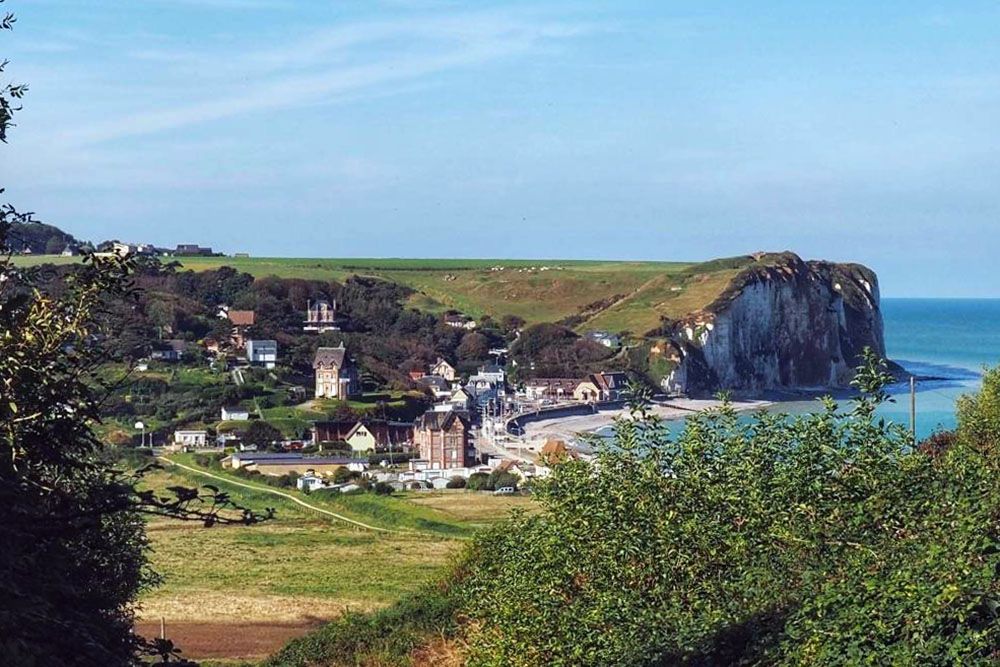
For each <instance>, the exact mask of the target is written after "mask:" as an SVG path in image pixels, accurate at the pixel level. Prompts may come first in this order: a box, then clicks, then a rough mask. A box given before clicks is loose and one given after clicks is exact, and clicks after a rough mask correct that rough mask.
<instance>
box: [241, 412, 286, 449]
mask: <svg viewBox="0 0 1000 667" xmlns="http://www.w3.org/2000/svg"><path fill="white" fill-rule="evenodd" d="M281 439H282V435H281V431H279V430H278V429H277V428H276V427H274V426H272V425H271V424H269V423H267V422H266V421H264V420H263V419H258V420H256V421H252V422H250V424H249V426H247V429H246V430H245V431H244V432H243V443H244V444H247V445H253V446H255V447H257V448H258V449H267V448H268V447H270V446H271V444H272V443H275V442H278V441H280V440H281Z"/></svg>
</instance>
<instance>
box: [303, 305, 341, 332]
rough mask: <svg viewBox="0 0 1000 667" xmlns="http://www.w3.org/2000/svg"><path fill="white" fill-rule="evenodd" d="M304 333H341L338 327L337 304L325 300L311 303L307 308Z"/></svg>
mask: <svg viewBox="0 0 1000 667" xmlns="http://www.w3.org/2000/svg"><path fill="white" fill-rule="evenodd" d="M302 330H303V331H316V332H319V333H322V332H324V331H340V327H339V326H338V325H337V302H336V301H334V302H333V303H330V302H329V301H326V300H325V299H316V300H315V301H309V302H308V305H307V306H306V321H305V324H304V325H303V327H302Z"/></svg>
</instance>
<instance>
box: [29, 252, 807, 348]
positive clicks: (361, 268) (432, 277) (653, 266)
mask: <svg viewBox="0 0 1000 667" xmlns="http://www.w3.org/2000/svg"><path fill="white" fill-rule="evenodd" d="M789 257H794V255H791V254H790V253H775V254H758V255H754V256H749V255H746V256H740V257H732V258H726V259H717V260H712V261H708V262H701V263H693V262H648V261H600V260H593V261H591V260H555V259H553V260H510V259H391V258H390V259H371V258H356V259H308V258H303V259H293V258H268V257H249V258H248V257H183V258H177V261H179V262H180V263H181V264H182V265H183V266H184V267H186V268H190V269H193V270H196V271H199V270H207V269H214V268H218V267H221V266H230V267H233V268H235V269H237V270H239V271H244V272H246V273H249V274H251V275H254V276H256V277H264V276H277V277H279V278H304V279H314V280H338V281H342V280H344V279H346V278H347V277H348V276H350V275H365V276H375V277H379V278H383V279H386V280H391V281H393V282H397V283H401V284H403V285H407V286H409V287H411V288H413V289H414V290H416V293H415V294H414V295H413V297H412V298H411V305H412V306H413V307H415V308H418V309H420V310H424V311H430V312H441V311H444V310H447V309H455V310H459V311H462V312H463V313H466V314H468V315H471V316H473V317H479V316H482V315H486V314H489V315H490V316H492V317H494V318H497V319H499V318H501V317H503V316H504V315H516V316H518V317H521V318H523V319H524V320H526V321H527V322H528V323H537V322H556V321H561V320H567V319H568V321H569V323H570V324H572V325H573V326H574V327H575V328H576V329H578V330H580V331H592V330H602V329H603V330H609V331H615V332H619V331H630V332H632V333H633V334H636V335H642V334H645V333H646V332H648V331H650V330H652V329H655V328H656V327H658V326H659V324H660V321H661V318H663V317H666V318H669V319H680V318H682V317H684V316H686V315H689V314H691V313H694V312H697V311H700V310H703V309H705V308H707V307H709V306H710V305H711V304H713V303H714V302H716V301H717V299H719V298H720V296H722V295H724V294H725V293H727V291H731V290H732V289H733V288H734V286H736V285H738V283H739V280H737V279H738V278H739V277H741V276H744V277H745V276H746V275H747V272H748V271H752V270H755V269H760V268H766V267H772V266H778V265H781V264H782V263H784V262H787V261H788V259H789ZM77 259H78V258H73V257H51V256H34V257H18V258H16V260H17V261H18V263H23V264H39V263H43V262H52V263H68V262H73V261H77ZM795 259H796V260H797V259H798V258H797V257H795ZM798 261H801V260H798ZM570 318H571V319H570Z"/></svg>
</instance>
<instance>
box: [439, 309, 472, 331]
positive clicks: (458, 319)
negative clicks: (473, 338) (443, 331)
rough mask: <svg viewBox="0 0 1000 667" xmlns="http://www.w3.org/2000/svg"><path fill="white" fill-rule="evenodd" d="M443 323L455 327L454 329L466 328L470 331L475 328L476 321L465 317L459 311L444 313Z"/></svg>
mask: <svg viewBox="0 0 1000 667" xmlns="http://www.w3.org/2000/svg"><path fill="white" fill-rule="evenodd" d="M444 323H445V324H447V325H448V326H450V327H455V328H456V329H467V330H469V331H471V330H472V329H475V328H476V321H475V320H474V319H472V318H471V317H466V316H465V315H462V314H460V313H459V314H457V313H446V314H445V316H444Z"/></svg>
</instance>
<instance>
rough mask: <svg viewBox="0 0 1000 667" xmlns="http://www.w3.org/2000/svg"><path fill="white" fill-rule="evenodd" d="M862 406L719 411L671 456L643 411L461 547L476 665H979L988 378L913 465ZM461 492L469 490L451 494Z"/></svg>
mask: <svg viewBox="0 0 1000 667" xmlns="http://www.w3.org/2000/svg"><path fill="white" fill-rule="evenodd" d="M888 381H889V377H888V375H887V373H886V371H885V367H884V365H883V364H881V363H880V362H879V361H878V360H876V359H874V358H873V357H872V356H871V354H870V353H869V354H868V355H867V357H866V362H865V365H864V366H863V367H862V368H860V369H859V372H858V373H857V381H856V386H857V387H858V389H859V390H862V391H863V394H862V395H861V396H860V397H859V398H858V399H856V400H855V401H853V402H852V403H851V404H850V406H849V407H848V408H847V409H841V407H840V406H839V405H838V404H836V403H835V402H834V401H833V400H831V399H824V400H823V401H822V402H821V403H820V404H818V406H817V410H816V412H815V413H813V414H809V415H801V416H788V415H775V414H768V413H761V414H759V415H756V416H755V417H754V418H753V419H752V420H749V422H748V421H747V420H745V419H742V418H741V417H740V416H739V415H738V414H737V413H736V412H735V411H734V410H733V409H732V407H731V406H729V405H728V404H727V405H725V406H723V407H722V408H721V409H718V410H715V411H710V412H708V413H704V414H702V413H699V414H694V415H691V416H690V417H689V418H688V420H687V423H686V427H685V429H684V430H683V432H682V433H681V434H680V435H679V436H678V437H677V438H676V439H671V438H670V437H669V435H668V434H667V433H666V432H665V430H664V429H663V425H662V423H660V422H659V420H658V419H656V418H655V416H652V415H650V414H649V413H647V412H646V407H645V404H644V402H643V401H634V402H633V404H632V406H631V407H632V414H631V416H630V418H629V419H623V420H619V421H618V422H617V423H616V426H615V436H614V439H613V442H611V443H607V444H604V443H600V442H595V443H594V445H595V447H597V453H596V457H595V459H594V460H593V461H586V460H569V461H566V462H564V463H562V464H561V465H559V466H557V467H555V468H553V471H552V474H551V476H550V477H549V478H548V479H546V480H540V481H538V482H537V484H536V486H535V488H534V491H535V494H536V496H537V498H538V499H539V501H540V503H541V505H542V508H543V509H542V511H541V512H537V513H532V514H525V513H519V514H515V515H514V516H513V518H512V519H510V520H509V521H507V522H501V523H499V524H497V525H496V526H494V527H491V528H490V529H488V530H487V531H485V532H484V533H482V534H480V535H479V536H477V538H476V540H475V544H474V546H473V548H472V550H471V552H470V556H469V558H468V559H466V561H465V562H463V563H462V564H461V565H460V567H459V572H460V573H461V579H460V584H459V586H460V588H461V592H460V598H461V604H462V609H461V610H460V612H459V616H460V617H462V618H464V619H466V621H465V622H464V627H465V628H467V636H465V637H464V638H463V639H464V640H465V641H467V642H468V645H469V655H468V658H469V662H470V663H472V664H479V665H525V666H526V665H550V664H562V665H569V664H572V665H610V664H616V665H617V664H628V665H674V664H681V665H685V664H688V665H709V664H722V665H728V664H744V665H802V664H811V665H854V664H900V665H903V664H906V665H910V664H913V665H916V664H919V665H953V664H962V665H987V664H995V660H996V658H997V657H998V653H997V647H998V646H1000V615H998V610H1000V529H998V518H1000V485H997V483H996V480H997V479H998V478H1000V466H998V456H997V452H998V447H997V439H998V438H1000V429H997V428H996V426H997V425H1000V400H997V398H996V397H997V396H1000V372H996V371H994V372H993V373H991V374H990V375H988V376H987V378H986V379H985V381H984V386H983V391H982V392H981V393H980V394H979V395H978V396H976V397H974V398H971V399H968V400H966V401H964V402H963V404H962V408H961V409H960V411H959V414H960V427H959V432H958V437H957V438H956V439H955V441H954V442H953V443H952V444H951V446H950V447H949V448H947V449H946V450H944V451H943V452H938V453H936V455H934V456H931V455H927V454H925V453H924V452H922V451H919V450H915V449H914V448H913V447H912V441H911V438H910V435H909V433H908V432H907V430H906V429H905V428H903V427H901V426H899V425H894V424H891V423H886V422H884V421H883V420H881V419H880V418H879V417H878V416H877V415H876V408H877V407H878V405H879V404H880V403H881V402H883V401H885V400H888V394H887V393H886V391H885V386H886V383H887V382H888ZM471 486H472V484H471V480H470V487H471Z"/></svg>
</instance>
